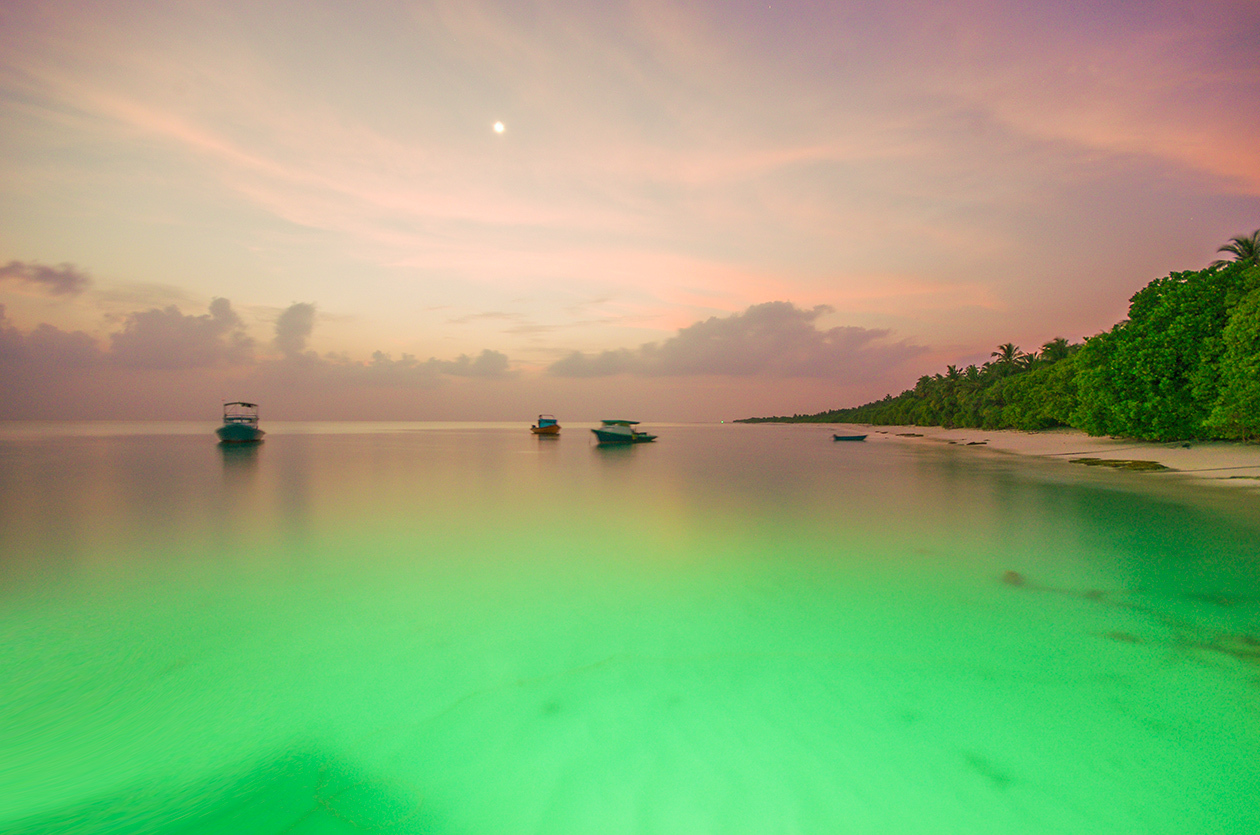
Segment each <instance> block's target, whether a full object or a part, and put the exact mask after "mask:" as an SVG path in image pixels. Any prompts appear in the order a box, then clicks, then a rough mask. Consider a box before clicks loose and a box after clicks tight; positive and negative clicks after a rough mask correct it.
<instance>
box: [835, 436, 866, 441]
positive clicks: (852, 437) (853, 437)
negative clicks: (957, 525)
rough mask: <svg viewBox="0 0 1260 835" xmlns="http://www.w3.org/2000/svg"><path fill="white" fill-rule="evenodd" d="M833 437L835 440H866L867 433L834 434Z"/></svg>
mask: <svg viewBox="0 0 1260 835" xmlns="http://www.w3.org/2000/svg"><path fill="white" fill-rule="evenodd" d="M831 438H832V440H835V441H865V440H866V436H865V435H832V436H831Z"/></svg>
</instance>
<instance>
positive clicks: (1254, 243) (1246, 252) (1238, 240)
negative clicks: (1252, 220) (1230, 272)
mask: <svg viewBox="0 0 1260 835" xmlns="http://www.w3.org/2000/svg"><path fill="white" fill-rule="evenodd" d="M1216 251H1217V252H1228V253H1231V254H1232V255H1233V256H1234V258H1233V260H1231V261H1224V260H1221V261H1213V262H1212V266H1213V267H1224V266H1225V265H1226V264H1235V263H1237V262H1239V261H1241V262H1243V263H1244V264H1250V265H1252V266H1253V267H1254V266H1256V265H1258V264H1260V229H1257V230H1256V231H1254V232H1252V233H1251V234H1250V235H1235V236H1234V237H1232V238H1230V239H1229V243H1227V244H1224V245H1222V246H1221V248H1220V249H1218V250H1216Z"/></svg>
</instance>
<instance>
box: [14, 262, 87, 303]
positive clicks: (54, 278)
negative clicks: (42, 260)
mask: <svg viewBox="0 0 1260 835" xmlns="http://www.w3.org/2000/svg"><path fill="white" fill-rule="evenodd" d="M0 281H22V282H25V283H27V284H34V285H35V286H36V287H38V288H39V289H41V290H43V291H44V292H46V293H51V294H52V295H54V296H76V295H78V294H79V293H82V292H83V291H84V290H86V289H87V288H88V285H90V284H91V283H92V278H91V276H89V275H88V274H87V273H85V272H82V271H81V270H80V269H79V268H78V267H76V266H74V265H73V264H58V265H57V266H55V267H49V266H47V265H45V264H39V263H36V262H34V261H10V262H9V263H7V264H5V265H4V266H3V267H0Z"/></svg>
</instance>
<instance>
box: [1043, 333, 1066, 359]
mask: <svg viewBox="0 0 1260 835" xmlns="http://www.w3.org/2000/svg"><path fill="white" fill-rule="evenodd" d="M1069 347H1070V346H1069V345H1068V341H1067V340H1066V339H1064V338H1063V337H1061V336H1056V337H1055V338H1054V339H1051V340H1050V341H1049V342H1047V343H1046V344H1045V345H1042V346H1041V358H1042V359H1044V360H1045V361H1046V362H1058V361H1059V360H1061V359H1067V355H1068V353H1069Z"/></svg>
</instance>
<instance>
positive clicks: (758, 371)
mask: <svg viewBox="0 0 1260 835" xmlns="http://www.w3.org/2000/svg"><path fill="white" fill-rule="evenodd" d="M829 312H831V308H829V307H826V306H824V305H820V306H818V307H815V308H812V309H810V310H803V309H801V308H798V307H796V306H795V305H793V304H792V303H791V302H766V303H764V304H755V305H753V306H751V307H749V308H748V309H747V310H745V311H744V312H743V313H736V314H734V315H732V316H727V317H725V318H719V317H716V316H715V317H712V318H709V319H706V320H704V321H702V322H696V323H695V324H693V325H690V326H688V327H685V328H683V329H681V330H680V331H678V334H677V335H676V336H673V337H671V338H670V339H667V340H665V341H664V342H649V343H645V344H643V345H640V346H639V347H638V348H637V349H635V350H630V349H626V348H623V349H620V350H616V351H604V352H602V353H598V354H583V353H581V352H578V351H574V352H573V353H571V354H569V355H568V356H566V357H564V358H563V359H560V360H558V361H557V362H555V363H553V364H552V365H551V366H550V367H549V368H548V372H549V373H551V374H552V375H555V376H559V377H603V376H609V375H613V374H638V375H643V376H684V375H686V376H703V375H722V376H732V377H750V376H767V377H829V378H842V379H845V380H847V381H855V380H864V379H869V378H870V377H872V376H874V375H877V374H880V373H882V372H885V371H888V370H889V369H891V368H893V367H895V366H897V365H900V364H901V363H902V362H904V361H906V360H907V359H910V358H911V357H914V356H917V355H919V354H922V353H923V352H924V351H926V350H927V349H926V348H923V347H920V346H917V345H911V344H909V343H907V342H904V341H903V342H896V343H888V342H885V341H884V340H885V338H886V337H887V336H888V334H889V331H886V330H870V329H867V328H859V327H836V328H829V329H827V330H819V329H818V327H817V326H816V324H815V322H816V320H817V319H818V317H820V316H821V315H823V314H824V313H829Z"/></svg>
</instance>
